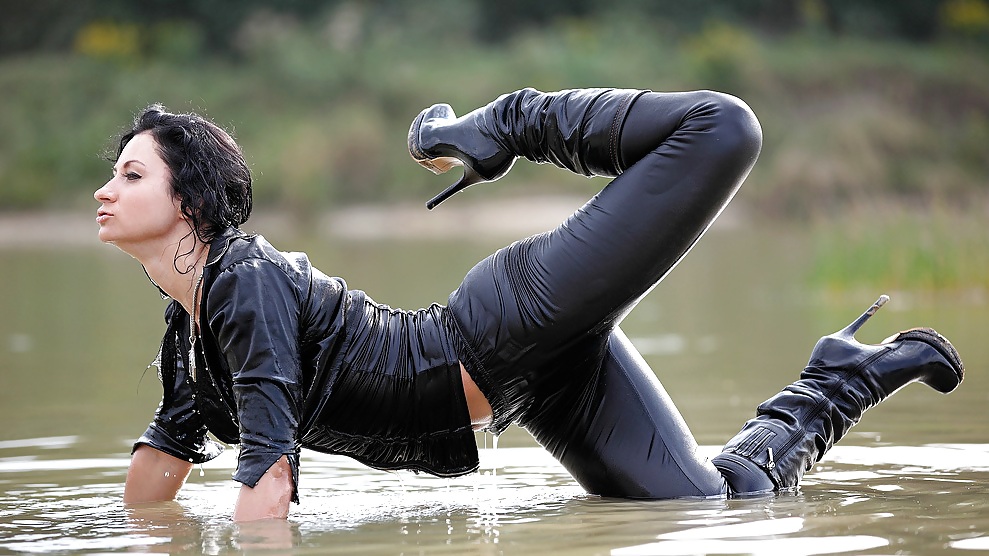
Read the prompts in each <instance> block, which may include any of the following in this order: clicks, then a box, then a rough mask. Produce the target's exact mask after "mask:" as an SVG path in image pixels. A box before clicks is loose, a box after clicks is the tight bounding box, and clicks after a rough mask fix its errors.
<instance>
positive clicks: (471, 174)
mask: <svg viewBox="0 0 989 556" xmlns="http://www.w3.org/2000/svg"><path fill="white" fill-rule="evenodd" d="M454 160H456V159H454ZM457 162H460V161H459V160H457ZM420 164H421V163H420ZM460 165H461V166H463V164H460ZM452 166H453V165H451V166H448V167H447V168H446V170H449V169H450V168H451V167H452ZM446 170H443V171H444V172H445V171H446ZM434 173H436V174H439V173H441V172H434ZM483 181H487V180H485V179H484V178H483V177H482V176H481V175H480V174H478V173H477V172H475V171H474V169H473V168H471V167H470V166H464V175H463V177H462V178H460V180H459V181H457V182H456V183H454V184H453V185H451V186H450V187H447V188H446V189H444V190H443V191H440V192H439V194H438V195H436V196H435V197H433V198H432V199H430V200H429V201H427V202H426V208H427V209H429V210H433V209H434V208H435V207H436V205H438V204H440V203H442V202H443V201H445V200H447V199H449V198H450V197H452V196H453V195H455V194H456V193H459V192H461V191H463V190H464V189H467V188H468V187H470V186H472V185H474V184H477V183H481V182H483Z"/></svg>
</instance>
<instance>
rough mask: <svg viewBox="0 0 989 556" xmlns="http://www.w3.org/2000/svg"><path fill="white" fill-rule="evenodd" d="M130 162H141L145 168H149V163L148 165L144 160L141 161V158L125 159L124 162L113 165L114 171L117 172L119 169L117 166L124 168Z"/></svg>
mask: <svg viewBox="0 0 989 556" xmlns="http://www.w3.org/2000/svg"><path fill="white" fill-rule="evenodd" d="M128 164H140V165H141V166H144V167H145V168H147V167H148V165H147V164H145V163H143V162H141V161H140V160H136V159H131V160H126V161H124V162H122V163H118V164H116V165H114V167H113V171H114V172H116V171H117V168H118V167H120V168H124V167H126V166H127V165H128Z"/></svg>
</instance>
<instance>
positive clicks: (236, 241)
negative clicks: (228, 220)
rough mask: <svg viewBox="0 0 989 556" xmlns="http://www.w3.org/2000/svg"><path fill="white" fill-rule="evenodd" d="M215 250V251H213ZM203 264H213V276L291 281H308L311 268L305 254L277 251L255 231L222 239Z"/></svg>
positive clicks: (212, 247)
mask: <svg viewBox="0 0 989 556" xmlns="http://www.w3.org/2000/svg"><path fill="white" fill-rule="evenodd" d="M214 251H215V252H214ZM207 266H211V267H213V272H212V273H211V274H214V276H215V277H219V276H221V275H224V274H226V275H231V276H235V277H238V278H242V279H250V278H252V277H255V278H262V277H263V278H267V279H270V278H276V279H277V278H279V277H282V278H285V279H288V280H290V281H292V282H299V283H303V282H308V281H309V280H310V279H311V277H312V272H313V268H312V265H311V263H310V262H309V257H308V256H307V255H306V254H305V253H292V252H284V251H279V250H278V249H276V248H275V247H274V246H272V245H271V243H269V242H268V240H266V239H265V238H264V236H261V235H258V234H245V233H243V232H241V233H239V234H236V235H233V236H229V237H226V238H224V242H223V243H222V244H220V245H219V248H218V249H217V244H216V242H214V245H213V246H211V248H210V260H209V261H208V263H207Z"/></svg>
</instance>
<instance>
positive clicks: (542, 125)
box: [408, 89, 643, 209]
mask: <svg viewBox="0 0 989 556" xmlns="http://www.w3.org/2000/svg"><path fill="white" fill-rule="evenodd" d="M642 92H643V91H637V90H630V89H573V90H566V91H560V92H556V93H542V92H540V91H537V90H535V89H522V90H519V91H515V92H513V93H508V94H505V95H502V96H500V97H498V99H496V100H495V101H493V102H491V103H490V104H488V105H487V106H483V107H481V108H478V109H477V110H474V111H472V112H470V113H468V114H466V115H464V116H461V117H459V118H458V117H457V116H456V114H455V113H454V111H453V108H451V107H450V106H449V105H447V104H435V105H433V106H431V107H429V108H427V109H425V110H423V111H422V112H421V113H420V114H419V115H418V116H417V117H416V118H415V120H414V121H413V122H412V126H411V127H410V128H409V137H408V143H409V153H410V154H411V155H412V158H413V159H415V161H416V162H418V163H419V164H421V165H422V166H423V167H425V168H427V169H429V170H430V171H432V172H434V173H436V174H441V173H443V172H446V171H447V170H449V169H450V168H452V167H453V166H461V165H462V166H463V167H464V176H463V177H462V178H461V179H460V180H459V181H457V182H456V183H454V184H453V185H452V186H450V187H449V188H447V189H446V190H444V191H443V192H441V193H440V194H439V195H437V196H436V197H434V198H433V199H431V200H430V201H429V202H428V203H426V206H427V207H428V208H430V209H432V208H433V207H435V206H436V205H438V204H440V203H441V202H443V201H444V200H446V199H447V198H449V197H450V196H451V195H453V194H454V193H457V192H459V191H461V190H463V189H465V188H467V187H469V186H471V185H474V184H476V183H482V182H487V181H494V180H497V179H498V178H500V177H502V176H504V175H505V174H506V173H508V171H509V170H510V169H511V167H512V165H513V164H514V163H515V160H516V159H517V158H518V157H523V158H527V159H529V160H531V161H533V162H537V163H546V162H549V163H553V164H556V165H557V166H559V167H561V168H566V169H568V170H570V171H572V172H575V173H577V174H582V175H585V176H610V177H614V176H617V175H618V174H620V173H621V172H622V171H624V170H625V165H624V162H623V161H622V160H621V152H620V150H619V144H618V143H619V138H620V135H621V127H622V124H624V122H625V117H626V116H627V115H628V109H629V107H630V106H631V105H632V102H633V101H634V100H635V99H636V98H637V97H638V96H639V95H640V94H642Z"/></svg>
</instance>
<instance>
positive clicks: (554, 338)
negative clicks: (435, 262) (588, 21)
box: [449, 92, 760, 365]
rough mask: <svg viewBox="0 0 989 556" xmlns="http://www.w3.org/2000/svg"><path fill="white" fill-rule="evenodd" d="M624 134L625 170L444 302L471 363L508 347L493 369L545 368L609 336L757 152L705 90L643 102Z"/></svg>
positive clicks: (744, 117) (752, 129)
mask: <svg viewBox="0 0 989 556" xmlns="http://www.w3.org/2000/svg"><path fill="white" fill-rule="evenodd" d="M646 121H647V122H650V123H651V124H650V125H648V126H647V125H646V124H645V123H643V122H646ZM625 127H626V130H625V131H623V134H622V141H623V143H625V142H628V143H629V144H630V145H632V148H631V149H630V152H626V149H625V148H624V147H623V149H622V151H623V153H624V154H625V156H634V157H638V160H637V161H636V162H634V163H633V164H632V165H631V166H630V167H629V168H628V169H627V170H625V172H624V173H622V174H621V175H620V176H618V177H617V178H615V179H614V180H613V181H612V182H611V183H609V184H608V185H607V186H606V187H605V188H604V189H603V190H602V191H601V192H600V193H599V194H598V195H596V196H595V197H594V198H593V199H591V200H590V201H589V202H588V203H587V204H585V205H584V206H583V207H581V208H580V209H579V210H577V211H576V212H575V213H574V214H573V215H572V216H571V217H570V218H568V219H567V220H566V221H565V222H563V223H562V224H561V225H560V226H559V227H557V228H556V229H554V230H552V231H549V232H547V233H544V234H540V235H536V236H533V237H530V238H528V239H526V240H523V241H519V242H516V243H514V244H512V245H511V246H509V247H507V248H505V249H502V250H500V251H498V252H497V253H495V254H494V255H492V256H491V257H489V258H487V259H485V260H484V261H482V262H481V263H479V264H478V265H477V266H476V267H474V269H472V270H471V271H470V273H468V275H467V277H466V279H465V280H464V283H463V284H462V285H461V287H460V288H458V290H457V291H455V292H454V293H453V294H452V295H451V298H450V303H449V305H450V308H451V309H452V310H453V313H454V315H455V316H456V318H457V319H458V321H459V324H460V325H461V328H462V329H463V331H464V333H465V336H466V337H467V339H468V341H470V342H471V344H472V345H474V346H475V347H477V349H478V351H479V353H480V354H481V356H482V359H484V355H485V354H486V353H488V352H490V351H493V350H497V349H498V346H508V348H509V349H510V350H511V351H512V354H510V355H509V356H508V357H506V356H505V355H504V354H501V355H500V359H502V360H510V362H514V361H515V360H517V359H518V358H519V357H523V356H525V355H526V354H527V353H528V352H530V351H536V352H537V354H538V356H539V357H541V358H543V360H552V359H555V358H556V357H557V356H558V354H559V353H560V350H563V349H567V348H568V346H569V345H570V344H571V343H572V342H574V341H577V340H579V339H580V337H582V336H583V335H585V334H588V333H590V334H593V333H596V332H600V331H605V330H608V329H610V328H611V327H612V326H614V325H615V324H616V323H617V322H619V321H620V320H621V318H622V317H623V316H624V315H625V314H626V313H627V312H628V311H629V310H630V309H631V308H632V307H633V306H634V304H635V303H636V302H637V301H638V300H639V299H640V298H641V297H642V296H643V295H645V294H646V293H647V292H648V291H649V290H650V289H651V288H652V287H653V286H655V285H656V284H657V283H658V282H659V281H660V280H661V279H662V278H663V277H664V276H665V275H666V274H667V273H668V272H669V271H670V270H671V269H673V267H674V266H675V265H676V264H677V263H678V262H679V261H680V259H681V258H682V257H683V256H684V255H685V254H686V253H687V251H688V250H689V249H690V248H691V247H692V246H693V245H694V243H695V242H696V241H697V240H698V238H700V236H701V235H702V234H703V233H704V231H706V230H707V228H708V227H709V226H710V225H711V223H712V222H713V221H714V219H715V218H716V217H717V215H718V214H719V213H720V212H721V211H722V210H723V208H724V207H725V205H726V204H727V203H728V201H729V200H730V199H731V197H732V196H733V195H734V193H735V191H736V190H737V189H738V187H739V186H740V185H741V182H742V180H743V179H744V177H745V175H746V174H747V173H748V171H749V169H750V168H751V166H752V164H753V163H754V161H755V157H756V156H757V154H758V150H759V145H760V135H759V133H758V122H756V121H755V118H754V116H752V114H751V112H750V111H749V110H748V108H747V107H745V106H744V105H743V104H741V102H740V101H738V100H737V99H733V97H728V96H727V95H718V94H715V93H709V92H696V93H672V94H660V93H650V94H647V95H643V96H642V97H640V98H639V99H638V100H637V101H636V102H635V104H633V105H632V108H631V110H630V115H629V117H628V120H627V122H626V124H625ZM642 128H650V129H652V131H651V133H648V134H647V133H645V132H644V131H642ZM630 135H631V136H634V137H630ZM640 135H649V136H650V137H652V138H653V141H654V142H655V146H654V148H653V149H652V150H650V151H648V152H645V153H644V154H641V151H644V150H645V147H644V146H643V145H645V144H647V142H645V141H641V140H640V141H634V140H633V139H634V138H637V137H638V136H640ZM478 317H480V318H478ZM478 320H479V321H482V322H484V323H486V326H485V327H480V326H477V323H476V321H478ZM492 325H493V326H494V328H491V326H492ZM533 363H534V364H535V365H538V364H539V362H538V361H534V362H533Z"/></svg>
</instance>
